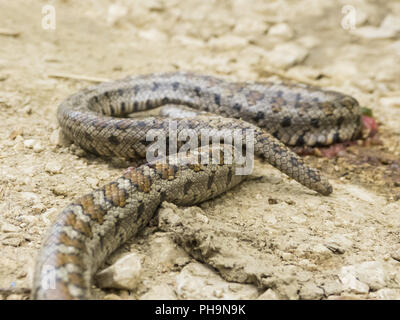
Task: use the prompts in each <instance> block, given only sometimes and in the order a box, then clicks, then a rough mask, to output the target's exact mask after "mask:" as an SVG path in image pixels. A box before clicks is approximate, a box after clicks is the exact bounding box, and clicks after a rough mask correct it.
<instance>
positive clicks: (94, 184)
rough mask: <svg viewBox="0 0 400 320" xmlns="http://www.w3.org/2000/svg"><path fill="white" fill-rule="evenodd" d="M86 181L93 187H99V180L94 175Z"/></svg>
mask: <svg viewBox="0 0 400 320" xmlns="http://www.w3.org/2000/svg"><path fill="white" fill-rule="evenodd" d="M86 182H87V183H88V184H89V185H90V186H91V187H92V188H97V187H98V185H99V180H98V179H96V178H92V177H87V178H86Z"/></svg>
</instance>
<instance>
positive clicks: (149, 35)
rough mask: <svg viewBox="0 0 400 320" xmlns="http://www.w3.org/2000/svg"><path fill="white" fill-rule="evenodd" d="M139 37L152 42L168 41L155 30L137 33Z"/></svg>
mask: <svg viewBox="0 0 400 320" xmlns="http://www.w3.org/2000/svg"><path fill="white" fill-rule="evenodd" d="M138 35H139V37H141V38H142V39H145V40H149V41H152V42H165V41H167V40H168V37H167V35H166V34H165V33H164V32H162V31H160V30H157V29H147V30H141V31H139V32H138Z"/></svg>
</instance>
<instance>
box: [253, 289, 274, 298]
mask: <svg viewBox="0 0 400 320" xmlns="http://www.w3.org/2000/svg"><path fill="white" fill-rule="evenodd" d="M257 300H279V296H278V295H277V294H276V293H275V291H274V290H272V289H268V290H267V291H265V292H264V293H263V294H261V295H259V296H258V298H257Z"/></svg>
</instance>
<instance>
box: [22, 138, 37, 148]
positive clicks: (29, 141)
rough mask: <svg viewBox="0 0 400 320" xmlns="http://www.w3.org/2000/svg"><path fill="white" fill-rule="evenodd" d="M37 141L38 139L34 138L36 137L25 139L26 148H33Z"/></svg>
mask: <svg viewBox="0 0 400 320" xmlns="http://www.w3.org/2000/svg"><path fill="white" fill-rule="evenodd" d="M35 143H36V140H34V139H27V140H25V141H24V147H25V148H29V149H32V148H33V146H34V145H35Z"/></svg>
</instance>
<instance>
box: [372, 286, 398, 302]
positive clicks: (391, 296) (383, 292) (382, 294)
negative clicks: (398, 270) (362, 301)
mask: <svg viewBox="0 0 400 320" xmlns="http://www.w3.org/2000/svg"><path fill="white" fill-rule="evenodd" d="M371 296H372V297H373V298H376V299H380V300H400V290H399V289H391V288H383V289H380V290H378V291H376V292H373V293H372V294H371Z"/></svg>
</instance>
